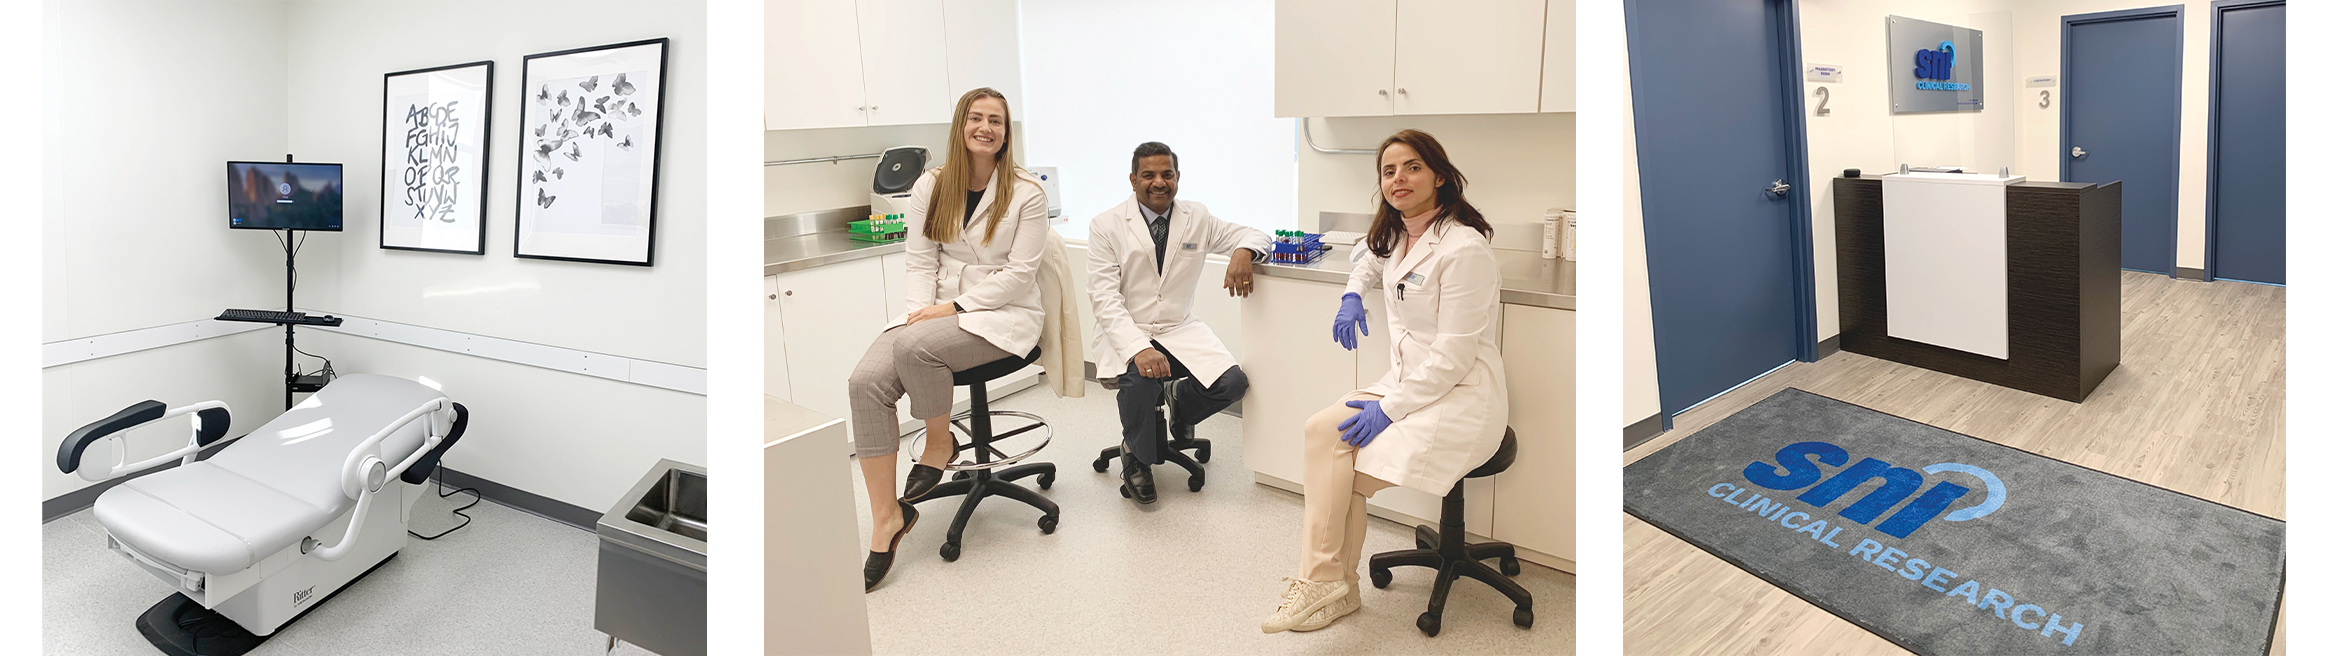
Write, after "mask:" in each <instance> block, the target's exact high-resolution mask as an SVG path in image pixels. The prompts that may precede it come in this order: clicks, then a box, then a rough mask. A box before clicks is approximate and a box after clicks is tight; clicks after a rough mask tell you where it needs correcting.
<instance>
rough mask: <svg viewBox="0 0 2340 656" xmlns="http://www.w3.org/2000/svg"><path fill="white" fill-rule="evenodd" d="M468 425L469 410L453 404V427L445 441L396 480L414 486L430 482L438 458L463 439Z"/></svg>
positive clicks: (428, 450) (430, 450)
mask: <svg viewBox="0 0 2340 656" xmlns="http://www.w3.org/2000/svg"><path fill="white" fill-rule="evenodd" d="M470 424H471V409H470V408H465V407H463V404H461V403H457V404H455V426H454V427H452V428H449V429H447V439H446V440H443V441H441V442H439V446H438V447H436V448H432V449H427V450H426V451H427V453H425V454H424V455H423V458H422V460H418V461H415V463H414V466H413V467H408V468H406V473H404V474H399V475H398V480H402V481H406V482H407V483H410V484H414V485H421V484H422V482H423V481H427V480H430V479H431V472H432V471H434V470H437V469H438V468H439V456H442V455H446V453H447V449H448V448H449V447H453V446H455V441H456V440H460V439H463V429H464V427H465V426H468V425H470Z"/></svg>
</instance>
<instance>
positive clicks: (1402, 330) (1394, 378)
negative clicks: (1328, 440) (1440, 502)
mask: <svg viewBox="0 0 2340 656" xmlns="http://www.w3.org/2000/svg"><path fill="white" fill-rule="evenodd" d="M1357 246H1358V248H1364V246H1365V244H1364V243H1363V242H1359V243H1358V244H1357ZM1394 255H1396V256H1397V257H1395V258H1382V257H1378V256H1374V255H1372V254H1371V253H1367V254H1366V255H1365V256H1364V257H1363V259H1361V260H1359V261H1358V262H1357V264H1356V266H1355V267H1353V268H1351V269H1350V270H1349V285H1348V291H1351V292H1356V293H1357V294H1359V295H1363V294H1364V293H1365V291H1366V290H1368V289H1370V288H1372V287H1373V285H1374V284H1375V283H1380V284H1381V287H1382V297H1383V299H1384V300H1385V301H1386V302H1385V303H1384V307H1383V308H1382V311H1383V312H1384V313H1385V314H1383V315H1382V316H1383V317H1385V318H1386V321H1387V325H1388V330H1389V332H1390V349H1389V357H1390V368H1389V373H1387V374H1384V375H1383V376H1382V377H1381V380H1378V381H1375V382H1374V383H1373V384H1372V385H1371V386H1368V387H1366V388H1365V389H1362V390H1358V391H1361V392H1366V393H1370V394H1378V395H1381V397H1382V398H1381V411H1382V412H1383V413H1385V414H1388V415H1389V418H1390V419H1391V424H1390V426H1389V429H1388V430H1385V431H1383V432H1382V433H1381V434H1380V435H1379V436H1377V437H1375V438H1374V439H1373V441H1372V442H1371V443H1368V444H1366V445H1365V448H1362V449H1358V450H1357V471H1358V472H1360V473H1363V474H1366V475H1368V476H1372V477H1374V478H1379V479H1381V480H1384V481H1389V482H1391V483H1396V484H1398V485H1400V486H1404V487H1408V488H1412V489H1416V490H1421V491H1423V492H1428V493H1430V494H1434V495H1441V496H1443V495H1445V494H1446V493H1447V491H1448V490H1449V489H1451V488H1453V487H1454V483H1455V481H1459V480H1462V477H1463V474H1466V473H1469V472H1470V470H1471V469H1473V468H1476V467H1478V466H1479V465H1480V464H1482V463H1485V462H1486V461H1487V458H1489V457H1491V456H1493V455H1495V451H1496V449H1497V448H1500V447H1501V446H1502V445H1503V429H1504V426H1505V424H1507V423H1508V421H1509V418H1510V416H1511V403H1510V399H1511V395H1510V392H1509V390H1507V389H1506V388H1505V387H1504V383H1503V355H1502V352H1501V351H1500V350H1499V348H1498V347H1497V345H1496V342H1495V339H1496V335H1495V331H1494V326H1495V313H1496V312H1498V311H1500V306H1498V305H1497V303H1498V302H1499V300H1498V299H1499V295H1500V293H1501V288H1502V287H1501V286H1502V282H1503V278H1502V274H1501V273H1500V271H1499V270H1498V269H1497V268H1496V264H1495V251H1494V249H1492V248H1490V247H1488V245H1487V238H1486V237H1485V236H1483V235H1480V234H1479V231H1477V230H1473V229H1471V228H1470V227H1469V226H1465V225H1462V224H1459V223H1455V222H1453V221H1448V220H1440V221H1438V222H1437V223H1435V224H1432V226H1431V228H1430V232H1429V234H1425V235H1422V239H1421V241H1418V242H1415V244H1414V246H1413V248H1412V249H1411V250H1408V249H1406V248H1405V246H1404V243H1403V242H1402V241H1401V242H1400V243H1399V246H1398V251H1397V252H1396V253H1394ZM1400 284H1403V285H1404V286H1405V292H1404V298H1402V299H1401V298H1400V297H1399V296H1400V295H1399V292H1398V286H1399V285H1400Z"/></svg>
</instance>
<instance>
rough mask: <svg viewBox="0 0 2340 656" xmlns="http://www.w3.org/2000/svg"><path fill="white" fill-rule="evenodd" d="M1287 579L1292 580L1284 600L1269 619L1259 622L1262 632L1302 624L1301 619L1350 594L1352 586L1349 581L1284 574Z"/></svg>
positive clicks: (1285, 589) (1290, 627) (1289, 628)
mask: <svg viewBox="0 0 2340 656" xmlns="http://www.w3.org/2000/svg"><path fill="white" fill-rule="evenodd" d="M1284 580H1285V581H1289V582H1290V583H1288V584H1287V585H1286V587H1285V588H1284V603H1283V604H1282V605H1280V606H1277V607H1276V612H1275V613H1274V614H1271V615H1268V618H1267V621H1265V622H1260V623H1259V630H1260V632H1261V633H1278V632H1282V631H1288V630H1291V629H1292V627H1295V626H1299V625H1300V622H1301V620H1305V619H1307V618H1308V616H1310V615H1314V614H1316V611H1319V610H1323V609H1324V607H1325V606H1326V605H1328V604H1331V603H1333V602H1334V601H1338V600H1340V599H1345V598H1347V597H1348V596H1349V589H1350V586H1349V582H1347V581H1331V582H1327V583H1318V582H1315V581H1310V580H1308V579H1302V578H1293V577H1289V576H1287V577H1284Z"/></svg>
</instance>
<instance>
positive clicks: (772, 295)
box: [764, 294, 780, 300]
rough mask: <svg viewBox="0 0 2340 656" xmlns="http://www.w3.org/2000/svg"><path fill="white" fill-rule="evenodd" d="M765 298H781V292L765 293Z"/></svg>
mask: <svg viewBox="0 0 2340 656" xmlns="http://www.w3.org/2000/svg"><path fill="white" fill-rule="evenodd" d="M764 298H767V299H771V300H780V295H779V294H765V295H764Z"/></svg>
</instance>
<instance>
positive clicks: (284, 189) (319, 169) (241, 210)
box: [227, 162, 342, 232]
mask: <svg viewBox="0 0 2340 656" xmlns="http://www.w3.org/2000/svg"><path fill="white" fill-rule="evenodd" d="M341 191H342V186H341V165H340V164H303V163H293V162H228V163H227V192H228V227H229V228H250V229H255V230H321V231H330V232H340V231H341Z"/></svg>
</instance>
